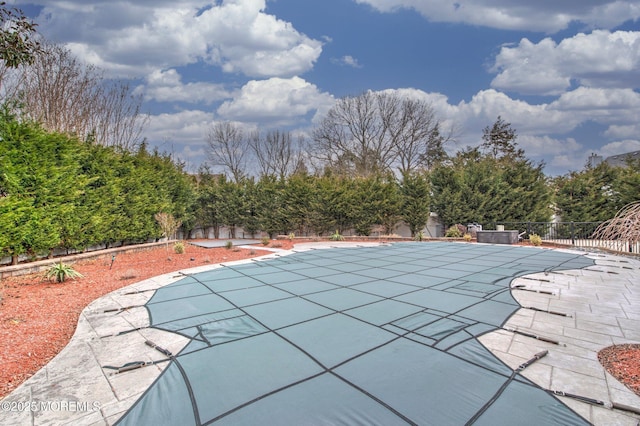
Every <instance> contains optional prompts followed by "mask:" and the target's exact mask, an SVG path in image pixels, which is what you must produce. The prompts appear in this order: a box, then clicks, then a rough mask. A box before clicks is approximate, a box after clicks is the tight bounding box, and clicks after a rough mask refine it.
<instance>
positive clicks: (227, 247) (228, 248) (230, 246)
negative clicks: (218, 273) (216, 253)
mask: <svg viewBox="0 0 640 426" xmlns="http://www.w3.org/2000/svg"><path fill="white" fill-rule="evenodd" d="M232 247H233V241H227V243H226V244H225V245H224V248H226V249H227V250H231V248H232Z"/></svg>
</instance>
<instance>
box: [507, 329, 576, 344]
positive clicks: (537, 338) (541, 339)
mask: <svg viewBox="0 0 640 426" xmlns="http://www.w3.org/2000/svg"><path fill="white" fill-rule="evenodd" d="M502 329H503V330H506V331H510V332H512V333H515V334H519V335H521V336H526V337H531V338H532V339H536V340H540V341H541V342H547V343H553V344H554V345H560V342H558V341H557V340H553V339H551V338H549V337H544V336H538V335H537V334H533V333H527V332H526V331H520V330H517V329H515V328H508V327H503V328H502ZM563 346H564V345H563Z"/></svg>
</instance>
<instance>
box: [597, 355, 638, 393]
mask: <svg viewBox="0 0 640 426" xmlns="http://www.w3.org/2000/svg"><path fill="white" fill-rule="evenodd" d="M598 360H599V361H600V363H601V364H602V365H603V366H604V368H605V369H606V370H607V371H608V372H609V374H611V375H612V376H613V377H615V378H616V379H618V381H619V382H620V383H624V384H625V385H626V386H627V387H628V388H629V389H631V390H632V391H633V392H634V393H635V394H636V395H638V396H640V344H622V345H613V346H609V347H606V348H604V349H602V350H601V351H600V352H598Z"/></svg>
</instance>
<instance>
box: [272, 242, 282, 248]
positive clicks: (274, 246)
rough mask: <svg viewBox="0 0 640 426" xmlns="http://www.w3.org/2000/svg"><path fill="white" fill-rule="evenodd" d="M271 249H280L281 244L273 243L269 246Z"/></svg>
mask: <svg viewBox="0 0 640 426" xmlns="http://www.w3.org/2000/svg"><path fill="white" fill-rule="evenodd" d="M271 247H273V248H280V247H282V243H273V244H271Z"/></svg>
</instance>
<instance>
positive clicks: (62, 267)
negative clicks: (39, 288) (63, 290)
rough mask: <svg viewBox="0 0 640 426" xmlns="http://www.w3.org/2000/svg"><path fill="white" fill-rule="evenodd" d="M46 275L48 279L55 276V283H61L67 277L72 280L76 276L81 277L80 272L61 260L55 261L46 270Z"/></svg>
mask: <svg viewBox="0 0 640 426" xmlns="http://www.w3.org/2000/svg"><path fill="white" fill-rule="evenodd" d="M46 277H47V279H49V280H51V279H52V278H55V281H56V282H57V283H62V282H65V281H66V279H67V278H71V279H73V280H75V279H76V278H82V274H81V273H80V272H78V271H76V270H75V269H73V268H72V267H71V266H69V265H67V264H66V263H62V261H60V263H56V264H55V265H53V266H51V267H50V268H49V269H48V270H47V273H46Z"/></svg>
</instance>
